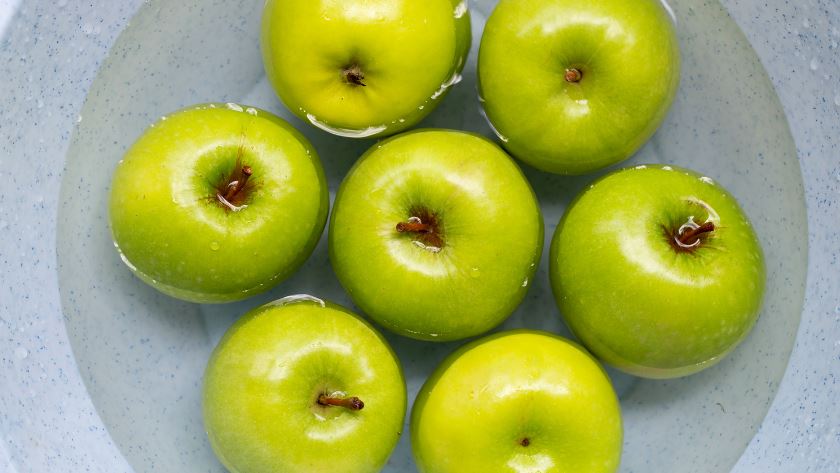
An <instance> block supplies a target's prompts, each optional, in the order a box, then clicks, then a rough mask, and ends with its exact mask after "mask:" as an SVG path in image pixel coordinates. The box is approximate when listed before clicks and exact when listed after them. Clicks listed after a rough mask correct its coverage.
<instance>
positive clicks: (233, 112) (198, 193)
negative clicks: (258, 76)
mask: <svg viewBox="0 0 840 473" xmlns="http://www.w3.org/2000/svg"><path fill="white" fill-rule="evenodd" d="M328 207H329V195H328V193H327V185H326V180H325V178H324V172H323V169H322V168H321V163H320V161H319V159H318V155H317V153H316V152H315V149H314V148H313V147H312V145H311V144H310V143H309V142H308V141H307V140H306V138H304V137H303V135H301V134H300V133H298V132H297V131H296V130H295V129H294V128H292V127H291V125H289V124H288V123H286V122H285V121H283V120H281V119H280V118H277V117H275V116H274V115H272V114H270V113H268V112H265V111H263V110H258V109H256V108H253V107H245V106H240V105H237V104H207V105H200V106H195V107H191V108H187V109H184V110H182V111H179V112H177V113H174V114H172V115H169V116H166V117H163V118H161V119H160V120H159V121H158V122H157V123H155V124H153V125H152V126H151V127H149V128H148V129H147V130H146V132H145V133H143V135H142V136H141V137H140V138H139V139H138V140H137V141H136V142H135V143H134V144H133V145H132V146H131V148H130V149H129V150H128V151H127V152H126V154H125V156H124V158H123V159H122V161H121V162H120V164H119V165H118V166H117V169H116V171H115V172H114V176H113V181H112V183H111V195H110V204H109V216H110V224H111V232H112V234H113V238H114V244H115V245H116V246H117V249H118V251H119V252H120V256H121V257H122V259H123V261H124V262H125V263H126V264H127V265H128V267H129V268H131V270H132V271H133V272H134V274H136V275H137V276H138V277H140V279H142V280H143V281H145V282H147V283H149V284H150V285H152V286H153V287H155V288H156V289H158V290H160V291H162V292H164V293H166V294H169V295H171V296H174V297H178V298H180V299H185V300H189V301H195V302H227V301H233V300H238V299H244V298H246V297H249V296H251V295H253V294H257V293H259V292H263V291H265V290H268V289H270V288H271V287H272V286H274V285H275V284H277V283H278V282H280V281H281V280H283V279H284V278H286V277H287V276H289V275H290V274H291V273H292V272H294V271H295V270H296V269H297V268H298V267H299V266H300V265H301V264H302V263H303V261H304V260H305V259H306V258H307V257H308V256H309V254H310V253H311V252H312V250H313V249H314V247H315V244H316V243H317V242H318V239H319V237H320V235H321V232H322V231H323V229H324V225H325V223H326V218H327V210H328Z"/></svg>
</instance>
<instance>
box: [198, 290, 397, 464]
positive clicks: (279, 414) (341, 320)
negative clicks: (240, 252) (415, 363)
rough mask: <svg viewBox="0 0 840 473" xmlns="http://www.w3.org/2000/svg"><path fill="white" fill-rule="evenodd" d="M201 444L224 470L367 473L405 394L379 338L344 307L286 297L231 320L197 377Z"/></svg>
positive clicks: (392, 439)
mask: <svg viewBox="0 0 840 473" xmlns="http://www.w3.org/2000/svg"><path fill="white" fill-rule="evenodd" d="M203 392H204V394H203V396H204V398H203V411H204V423H205V427H206V429H207V435H208V436H209V438H210V444H211V445H212V447H213V450H214V451H215V452H216V455H217V456H218V457H219V459H220V460H221V462H222V463H223V464H224V465H225V467H227V469H228V470H230V471H231V472H232V473H265V472H283V473H375V472H378V471H380V469H381V468H382V466H383V465H384V464H385V462H386V461H387V460H388V457H389V455H390V454H391V451H392V450H393V449H394V447H395V446H396V444H397V441H398V440H399V438H400V433H401V430H402V427H403V420H404V417H405V408H406V390H405V382H404V380H403V376H402V371H401V370H400V364H399V362H398V360H397V358H396V356H395V355H394V352H393V351H392V350H391V348H390V347H389V346H388V344H387V342H386V341H385V340H384V339H383V338H382V336H381V335H380V334H379V333H378V332H377V331H376V330H375V329H374V328H373V327H371V326H370V325H368V324H367V323H366V322H365V321H363V320H362V319H361V318H359V317H358V316H356V315H354V314H352V313H351V312H349V311H348V310H347V309H344V308H343V307H340V306H337V305H334V304H330V303H328V302H324V301H322V300H320V299H317V298H315V297H312V296H290V297H287V298H284V299H280V300H279V301H275V302H272V303H269V304H266V305H263V306H261V307H258V308H256V309H254V310H252V311H251V312H249V313H247V314H246V315H244V316H243V317H242V318H240V319H239V320H238V321H237V322H236V323H235V324H234V325H233V326H232V327H231V328H230V329H228V331H227V333H225V336H224V337H223V338H222V340H221V341H220V342H219V344H218V346H217V347H216V349H215V350H214V351H213V355H212V356H211V357H210V361H209V362H208V364H207V371H206V372H205V375H204V391H203Z"/></svg>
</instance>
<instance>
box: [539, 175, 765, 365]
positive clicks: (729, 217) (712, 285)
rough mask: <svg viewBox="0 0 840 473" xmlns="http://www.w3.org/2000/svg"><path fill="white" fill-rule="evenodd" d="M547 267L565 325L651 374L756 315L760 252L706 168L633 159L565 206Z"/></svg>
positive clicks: (701, 361) (606, 355) (696, 357)
mask: <svg viewBox="0 0 840 473" xmlns="http://www.w3.org/2000/svg"><path fill="white" fill-rule="evenodd" d="M549 261H550V275H551V283H552V287H553V289H554V295H555V296H556V299H557V303H558V305H559V307H560V312H561V313H562V314H563V317H564V319H565V321H566V324H567V325H568V326H569V328H570V329H571V330H572V331H573V332H574V333H575V335H577V337H578V338H579V339H580V340H581V341H582V342H583V343H584V345H586V347H587V348H589V350H590V351H592V352H593V353H594V354H595V355H597V356H598V357H600V358H601V359H603V360H604V361H606V362H607V363H610V364H611V365H614V366H615V367H617V368H619V369H621V370H624V371H626V372H628V373H631V374H634V375H637V376H643V377H649V378H672V377H677V376H684V375H688V374H692V373H695V372H698V371H700V370H702V369H705V368H708V367H710V366H712V365H714V364H715V363H717V362H719V361H720V360H721V359H722V358H723V357H724V356H725V355H726V354H727V353H729V352H730V351H732V350H733V349H734V348H735V346H737V345H738V343H739V342H740V341H741V340H743V339H744V337H745V336H746V335H747V334H748V333H749V331H750V329H751V328H752V327H753V325H754V324H755V321H756V319H757V317H758V313H759V308H760V306H761V300H762V295H763V292H764V280H765V269H764V258H763V255H762V251H761V246H760V245H759V242H758V239H757V237H756V234H755V232H754V231H753V228H752V226H751V225H750V222H749V221H748V219H747V216H746V215H745V214H744V212H743V210H741V208H740V207H739V206H738V203H737V202H736V201H735V199H734V198H733V197H732V195H731V194H729V193H728V192H727V191H726V190H725V189H723V188H722V187H721V186H719V185H717V184H716V183H714V182H713V181H712V180H711V179H709V178H708V177H703V176H700V175H699V174H696V173H694V172H691V171H687V170H684V169H679V168H676V167H670V166H638V167H636V168H630V169H626V170H622V171H618V172H615V173H613V174H610V175H608V176H606V177H604V178H602V179H600V180H599V181H597V182H595V183H594V184H592V185H591V186H590V187H589V188H588V189H587V190H585V191H584V192H583V193H582V194H581V195H580V196H579V197H578V198H577V199H576V200H575V201H574V202H573V203H572V205H571V206H570V207H569V208H568V209H567V210H566V213H565V215H563V218H562V220H561V221H560V224H559V225H558V226H557V230H556V231H555V234H554V240H553V242H552V246H551V255H550V259H549Z"/></svg>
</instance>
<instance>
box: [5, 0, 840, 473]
mask: <svg viewBox="0 0 840 473" xmlns="http://www.w3.org/2000/svg"><path fill="white" fill-rule="evenodd" d="M493 4H494V2H493V1H491V0H478V1H474V2H473V3H472V4H471V5H472V11H473V26H474V45H473V51H472V55H471V59H470V62H469V63H468V65H467V69H466V71H465V74H464V76H465V79H464V81H463V82H462V83H461V84H459V85H458V86H457V87H456V88H455V89H454V90H453V91H452V92H451V94H450V95H449V97H447V98H446V100H445V101H444V103H443V105H442V106H441V107H440V108H439V109H438V110H437V111H436V112H435V113H433V114H432V115H431V116H430V117H429V118H428V119H427V120H426V121H425V122H424V123H423V124H422V126H437V127H449V128H461V129H468V130H473V131H477V132H480V133H484V134H487V135H488V136H492V131H491V130H490V129H489V127H488V126H487V125H486V123H485V122H484V120H483V119H482V117H481V115H480V112H479V109H478V101H477V97H476V93H475V57H476V54H475V53H476V52H477V46H478V39H479V38H480V33H481V27H482V26H483V22H484V19H485V18H486V15H487V14H488V13H489V11H490V10H491V9H492V5H493ZM671 6H672V7H673V11H674V14H675V17H676V19H677V25H678V30H679V34H680V41H681V47H682V53H683V61H684V66H683V75H682V83H681V87H680V93H679V96H678V99H677V101H676V104H675V106H674V108H673V110H672V111H671V113H670V115H669V117H668V119H667V121H666V122H665V124H664V125H663V127H662V129H661V130H660V131H659V132H658V133H657V134H656V136H655V137H654V138H653V140H652V141H651V142H650V143H649V144H648V145H647V146H645V148H643V149H642V150H641V151H640V152H639V153H638V154H637V155H636V156H635V157H634V158H632V160H631V161H630V162H629V163H626V164H625V165H639V164H641V163H646V162H664V163H676V164H680V165H683V166H687V167H691V168H694V169H696V170H698V171H700V172H703V173H705V174H706V175H708V176H710V177H712V178H713V179H714V180H716V181H718V182H720V183H721V184H723V185H724V186H726V187H727V188H729V189H730V190H731V191H732V192H733V193H734V194H735V196H736V197H737V198H738V199H739V200H740V201H741V202H742V204H743V206H744V207H745V209H746V211H747V213H748V214H749V215H750V216H751V218H752V220H753V223H754V224H755V226H756V228H757V230H758V233H759V235H760V236H761V240H762V244H763V246H764V249H765V252H766V256H767V262H768V272H769V275H768V289H769V290H768V293H767V296H766V299H765V306H764V310H763V312H762V315H761V319H760V321H759V323H758V325H757V327H756V329H755V331H754V332H753V333H752V334H751V335H750V337H749V338H748V339H747V341H746V342H745V343H744V344H743V345H742V346H741V347H740V348H739V349H738V350H737V351H736V352H735V353H734V354H733V355H732V356H731V357H729V358H728V359H727V360H725V361H724V362H723V363H721V364H720V365H719V366H717V367H714V368H712V369H710V370H708V371H706V372H703V373H701V374H700V375H697V376H693V377H689V378H684V379H679V380H673V381H666V382H663V381H656V382H655V381H644V380H638V379H635V378H631V377H628V376H625V375H620V374H617V373H611V375H612V376H613V380H614V382H615V385H616V389H617V390H618V391H619V393H620V395H621V397H622V407H623V410H624V416H625V437H626V440H625V449H624V458H623V464H622V472H627V473H629V472H638V473H644V472H669V473H670V472H672V473H680V472H704V473H718V472H722V473H725V472H737V473H744V472H768V471H772V472H796V473H803V472H820V473H823V472H836V471H840V430H838V429H840V409H838V406H837V404H838V389H837V383H838V382H837V381H836V380H835V373H837V372H838V364H840V356H839V354H840V262H838V258H840V238H839V237H838V231H837V230H836V228H837V225H838V222H840V198H838V197H840V164H838V155H840V150H838V144H837V138H836V137H837V136H838V132H840V85H838V84H840V60H838V57H839V56H838V54H840V49H838V41H840V31H838V28H840V4H838V3H837V0H825V1H811V2H805V3H801V2H799V3H797V4H796V5H794V4H788V3H785V2H782V1H775V0H768V1H767V2H761V3H760V4H759V3H758V2H756V3H755V4H752V3H748V2H738V1H725V2H724V4H723V5H721V4H718V3H717V2H715V1H701V0H679V1H673V2H671ZM260 10H261V2H254V1H244V0H229V1H221V0H204V1H198V0H183V1H162V0H151V1H146V2H141V1H140V0H124V1H121V2H107V1H104V0H101V1H90V2H84V3H83V2H73V3H69V2H67V0H58V1H53V2H46V1H39V0H37V1H30V2H26V3H25V4H24V3H22V2H20V1H19V0H0V39H2V41H3V42H2V46H0V78H2V80H0V91H2V92H3V93H2V94H0V104H2V108H0V150H2V153H0V183H2V187H0V189H2V192H0V232H2V235H3V238H2V239H0V265H2V266H0V268H2V283H1V284H0V441H2V443H0V471H3V468H4V467H5V468H6V469H7V470H8V471H12V472H15V471H18V472H28V471H35V472H41V471H45V472H46V471H97V472H98V471H102V472H119V471H179V472H191V471H222V467H221V465H219V464H218V463H217V461H216V460H215V458H214V457H213V455H212V452H211V451H210V449H209V445H208V443H207V441H206V438H205V436H204V432H203V429H202V425H201V416H200V408H199V407H200V406H199V393H200V386H201V375H202V371H203V368H204V364H205V362H206V358H207V355H208V354H209V351H210V350H211V349H212V347H213V345H214V343H215V342H216V341H217V340H218V338H219V337H220V336H221V334H222V332H223V331H224V330H225V329H226V328H227V326H228V325H229V324H230V323H231V322H232V321H233V320H234V319H235V318H236V317H237V316H238V315H240V314H241V313H243V312H244V311H245V310H247V309H248V308H250V307H253V306H255V305H257V304H260V303H262V302H264V301H267V300H270V299H274V298H278V297H281V296H284V295H287V294H292V293H302V292H303V293H311V294H314V295H317V296H320V297H324V298H328V299H332V300H334V301H336V302H339V303H343V304H347V305H349V304H350V301H349V299H348V298H347V296H346V295H345V294H344V292H343V291H342V290H341V288H340V286H339V285H338V283H337V281H336V279H335V277H334V276H333V274H332V272H331V270H330V268H329V263H328V259H327V254H326V246H325V244H324V241H323V239H322V242H321V245H320V246H319V247H318V249H317V250H316V252H315V254H314V255H313V256H312V258H310V260H309V261H308V262H307V264H306V265H305V266H304V268H303V270H302V271H301V272H300V273H298V274H297V275H295V276H294V277H293V278H292V279H290V280H289V281H287V282H285V283H283V284H282V285H280V286H279V287H278V288H276V289H274V290H273V291H271V292H270V293H269V294H267V295H264V296H260V297H257V298H255V299H251V300H248V301H244V302H241V303H237V304H232V305H222V306H199V305H192V304H186V303H182V302H177V301H175V300H173V299H170V298H167V297H165V296H163V295H160V294H158V293H156V292H155V291H154V290H152V289H150V288H148V287H146V286H145V285H143V284H142V283H141V282H140V281H139V280H137V279H135V278H134V277H132V276H131V275H130V274H129V272H128V271H127V270H126V268H125V267H123V266H122V263H121V262H120V260H119V257H118V256H117V254H116V253H115V252H114V250H113V247H112V246H111V242H110V238H109V233H108V229H107V219H106V207H105V202H106V196H107V192H108V187H109V179H110V174H111V172H112V170H113V168H114V165H115V164H116V162H117V161H118V160H119V159H120V156H121V154H122V152H123V151H124V150H125V148H126V147H127V146H128V145H129V144H130V143H131V142H132V141H133V140H134V139H135V138H136V136H137V135H139V134H140V133H141V132H142V130H143V129H144V127H145V126H146V125H147V124H148V123H150V122H152V121H153V120H155V119H156V118H157V117H159V116H160V115H163V114H165V113H168V112H171V111H173V110H175V109H177V108H180V107H181V106H185V105H188V104H191V103H197V102H206V101H236V102H243V103H247V104H250V105H257V106H260V107H263V108H266V109H269V110H272V111H274V112H276V113H278V114H280V115H282V116H284V117H286V118H288V119H289V120H290V121H292V123H293V124H295V126H297V127H298V128H299V129H300V130H301V131H303V132H304V133H305V134H307V136H308V137H309V138H310V139H311V140H312V141H313V142H314V144H315V146H316V148H317V149H318V151H319V153H320V154H321V156H322V158H323V160H324V165H325V168H326V170H327V175H328V179H329V183H330V190H331V194H332V195H333V196H334V191H335V189H336V187H337V185H338V183H339V182H340V179H341V178H342V176H343V175H344V173H346V171H347V170H348V169H349V167H350V166H351V165H352V163H353V162H354V160H355V159H356V158H357V157H358V156H359V155H360V154H361V153H362V151H363V150H364V149H366V148H367V147H369V146H370V145H371V144H372V142H371V141H351V140H347V139H341V138H337V137H333V136H330V135H327V134H325V133H323V132H321V131H319V130H316V129H314V128H312V127H310V126H308V125H307V124H304V123H302V122H300V121H299V120H296V119H294V118H292V117H291V115H290V114H289V113H288V112H286V111H285V110H284V109H283V107H282V106H281V105H280V104H279V103H278V101H277V100H276V98H274V96H273V93H272V91H271V89H270V87H268V85H267V83H266V81H265V77H264V74H263V70H262V66H261V63H260V57H259V52H258V41H257V38H258V27H257V25H258V20H259V16H260ZM730 15H731V16H730ZM739 27H740V28H739ZM742 30H743V31H744V32H745V33H746V36H744V34H743V33H742ZM765 68H766V69H765ZM768 73H769V76H768ZM525 172H526V174H527V176H528V177H529V179H530V180H531V182H532V184H533V185H534V187H535V189H536V191H537V194H538V196H539V198H540V202H541V205H542V207H543V211H544V216H545V219H546V237H547V238H549V237H550V235H551V233H552V232H553V230H554V227H555V226H556V224H557V221H558V220H559V218H560V215H561V214H562V211H563V208H564V207H565V205H566V204H567V203H568V202H569V200H570V199H571V198H572V197H573V196H574V195H575V194H576V193H577V191H578V190H580V189H581V188H582V187H583V186H585V185H586V184H587V183H588V182H589V181H591V180H592V179H593V178H594V177H595V176H586V177H580V178H563V177H557V176H550V175H547V174H544V173H540V172H538V171H535V170H533V169H529V168H526V169H525ZM809 230H810V231H809ZM809 256H810V259H809ZM806 282H807V285H806ZM803 298H804V299H803ZM800 317H801V323H800ZM511 327H531V328H541V329H545V330H550V331H554V332H559V333H563V334H567V335H568V332H567V331H566V330H565V328H564V327H563V326H562V324H561V322H560V320H559V316H558V313H557V309H556V308H555V306H554V303H553V300H552V298H551V295H550V291H549V289H548V281H547V274H546V261H545V255H544V258H543V261H542V265H541V267H540V269H539V271H538V274H537V278H536V280H535V281H532V287H531V289H530V292H529V296H528V297H527V299H526V301H525V302H524V303H523V305H522V306H521V307H520V309H519V310H518V311H517V312H516V314H514V316H513V317H511V319H510V320H509V321H508V322H506V323H505V324H504V326H503V327H502V328H511ZM388 338H389V340H390V341H391V342H392V344H393V345H394V346H395V349H396V350H397V352H398V354H399V356H400V358H401V361H402V362H403V366H404V368H405V370H406V376H407V381H408V387H409V391H410V395H411V397H412V399H413V396H414V394H415V393H416V392H417V390H418V389H419V387H420V385H421V384H422V382H423V381H424V379H425V376H426V375H427V374H428V373H429V372H430V371H431V369H432V368H433V367H434V366H435V365H436V364H437V362H439V361H440V360H441V359H442V358H443V357H444V356H445V355H446V354H448V353H449V352H451V351H452V350H453V349H454V348H455V347H456V346H458V345H459V344H458V343H453V344H428V343H421V342H415V341H411V340H407V339H404V338H401V337H397V336H392V335H389V336H388ZM791 350H792V352H791ZM786 367H787V371H786V370H785V369H786ZM768 410H769V412H768ZM408 440H409V439H408V434H407V430H406V434H405V435H404V436H403V438H402V441H401V443H400V445H399V446H398V448H397V450H396V451H395V453H394V455H393V457H392V459H391V461H390V462H389V464H388V467H387V468H386V471H389V472H408V471H414V467H413V465H412V462H411V455H410V449H409V442H408Z"/></svg>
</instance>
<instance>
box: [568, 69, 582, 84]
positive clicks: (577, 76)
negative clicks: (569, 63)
mask: <svg viewBox="0 0 840 473" xmlns="http://www.w3.org/2000/svg"><path fill="white" fill-rule="evenodd" d="M565 78H566V82H572V83H574V82H580V80H581V79H582V78H583V73H582V72H580V70H579V69H575V68H571V69H566V75H565Z"/></svg>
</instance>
